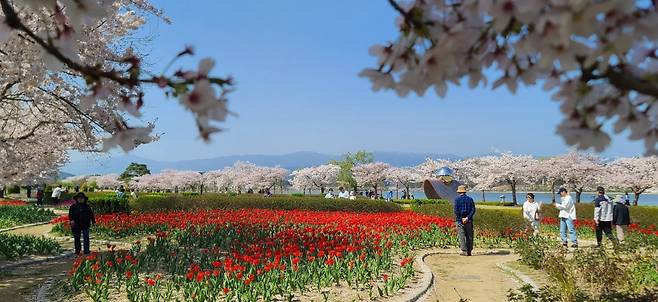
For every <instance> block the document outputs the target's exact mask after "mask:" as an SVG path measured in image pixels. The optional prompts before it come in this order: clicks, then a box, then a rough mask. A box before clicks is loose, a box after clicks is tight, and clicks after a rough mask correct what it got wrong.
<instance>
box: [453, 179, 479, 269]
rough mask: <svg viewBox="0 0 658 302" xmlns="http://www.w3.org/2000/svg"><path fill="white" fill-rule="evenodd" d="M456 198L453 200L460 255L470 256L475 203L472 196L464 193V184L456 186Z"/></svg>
mask: <svg viewBox="0 0 658 302" xmlns="http://www.w3.org/2000/svg"><path fill="white" fill-rule="evenodd" d="M457 194H459V196H457V198H456V199H455V202H454V205H453V207H454V212H455V223H456V225H457V236H458V237H459V247H460V248H461V250H462V253H461V254H460V255H462V256H470V255H471V251H473V216H474V215H475V203H474V202H473V198H471V197H469V196H467V195H466V186H464V185H461V186H458V187H457Z"/></svg>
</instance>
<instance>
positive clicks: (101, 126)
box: [38, 87, 112, 133]
mask: <svg viewBox="0 0 658 302" xmlns="http://www.w3.org/2000/svg"><path fill="white" fill-rule="evenodd" d="M38 89H39V90H41V92H43V93H46V94H49V95H50V96H52V97H54V98H56V99H58V100H60V101H62V102H64V103H65V104H67V105H68V106H69V107H71V108H72V109H73V110H75V111H76V112H77V113H78V114H80V115H81V116H83V117H85V118H86V119H87V120H89V121H90V122H92V123H93V124H94V125H96V126H98V127H99V128H100V129H102V130H103V131H105V132H107V133H112V131H110V130H108V129H107V128H106V126H103V125H102V124H101V123H100V122H98V121H96V120H95V119H94V118H93V117H91V116H89V115H88V114H87V113H85V112H84V111H82V110H80V108H78V106H76V105H75V104H74V103H73V102H71V101H70V100H68V99H66V98H64V97H62V96H61V95H58V94H56V93H54V92H52V91H50V90H48V89H45V88H43V87H38Z"/></svg>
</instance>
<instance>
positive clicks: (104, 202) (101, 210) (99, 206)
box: [89, 197, 130, 214]
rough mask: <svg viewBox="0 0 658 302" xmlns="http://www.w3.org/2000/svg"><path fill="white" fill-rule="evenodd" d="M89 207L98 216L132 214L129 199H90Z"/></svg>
mask: <svg viewBox="0 0 658 302" xmlns="http://www.w3.org/2000/svg"><path fill="white" fill-rule="evenodd" d="M89 206H91V209H92V210H93V211H94V213H96V214H107V213H123V212H130V206H129V205H128V198H117V197H90V198H89Z"/></svg>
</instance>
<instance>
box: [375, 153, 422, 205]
mask: <svg viewBox="0 0 658 302" xmlns="http://www.w3.org/2000/svg"><path fill="white" fill-rule="evenodd" d="M426 162H427V161H426ZM385 175H386V179H388V180H390V181H392V182H393V183H395V184H396V185H399V186H402V187H404V189H405V190H406V191H407V192H411V186H412V185H414V184H417V183H420V182H422V181H423V180H425V179H426V177H424V173H421V172H419V170H418V169H417V168H410V167H406V168H397V167H390V168H388V170H386V171H385ZM406 197H407V199H409V198H410V197H411V196H410V194H409V193H407V195H406Z"/></svg>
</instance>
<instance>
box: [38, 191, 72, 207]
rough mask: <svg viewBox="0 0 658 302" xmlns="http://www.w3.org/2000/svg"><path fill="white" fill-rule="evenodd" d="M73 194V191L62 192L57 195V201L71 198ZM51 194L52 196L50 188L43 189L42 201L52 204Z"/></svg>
mask: <svg viewBox="0 0 658 302" xmlns="http://www.w3.org/2000/svg"><path fill="white" fill-rule="evenodd" d="M35 194H36V193H35ZM73 195H75V192H62V195H60V196H59V202H62V201H64V200H69V199H73ZM52 196H53V191H52V190H51V191H44V192H43V200H44V203H48V204H52V203H53V198H52Z"/></svg>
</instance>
